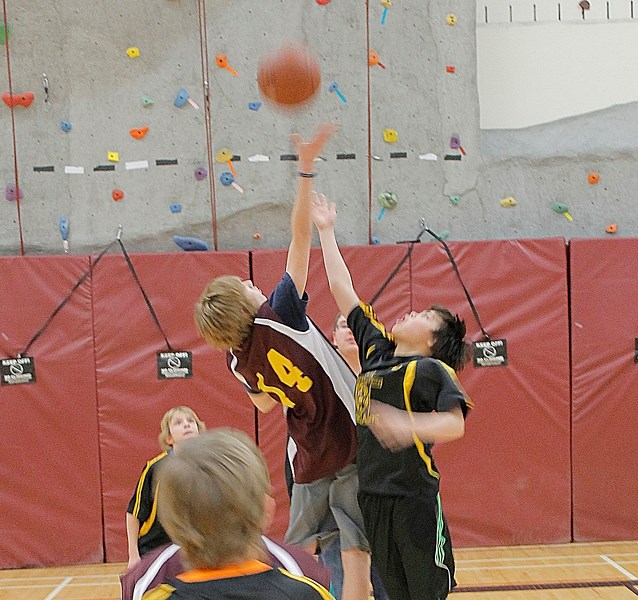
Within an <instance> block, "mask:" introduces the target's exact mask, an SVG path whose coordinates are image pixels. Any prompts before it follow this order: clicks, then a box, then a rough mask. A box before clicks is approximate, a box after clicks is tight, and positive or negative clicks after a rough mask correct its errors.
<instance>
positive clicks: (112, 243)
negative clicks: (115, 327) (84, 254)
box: [18, 240, 116, 358]
mask: <svg viewBox="0 0 638 600" xmlns="http://www.w3.org/2000/svg"><path fill="white" fill-rule="evenodd" d="M115 241H116V240H113V241H112V242H111V243H110V244H109V245H108V246H106V248H104V249H103V250H102V252H100V253H99V254H98V256H97V258H96V259H95V261H94V262H93V264H92V265H91V266H90V267H89V268H88V269H87V270H86V271H84V273H82V275H81V277H80V279H78V280H77V282H76V284H75V285H74V286H73V288H72V289H71V291H70V292H69V293H68V294H67V296H66V298H64V300H62V302H60V304H58V306H57V308H56V309H55V310H54V311H53V312H52V313H51V315H50V316H49V318H48V319H47V320H46V321H45V322H44V324H43V325H42V327H40V329H38V331H37V333H36V334H35V335H34V336H33V337H32V338H31V339H30V340H29V343H28V344H27V346H26V348H25V349H24V350H23V351H22V352H20V353H19V354H18V358H20V357H21V356H24V355H26V353H27V352H28V351H29V348H31V345H32V344H33V342H35V341H36V340H37V339H38V338H39V337H40V336H41V335H42V334H43V333H44V330H45V329H46V328H47V327H48V326H49V324H50V323H51V321H53V319H54V317H55V315H57V314H58V313H59V312H60V311H61V310H62V307H63V306H64V305H65V304H66V303H67V302H68V301H69V300H70V298H71V296H72V295H73V293H74V292H75V290H77V289H78V288H79V287H80V286H81V285H82V284H83V283H84V282H85V281H86V278H87V277H88V276H89V274H90V273H91V269H93V268H94V267H95V266H96V265H97V264H98V263H99V262H100V260H101V259H102V257H103V256H104V255H105V254H106V253H107V252H108V251H109V249H110V248H111V247H112V246H113V245H114V244H115Z"/></svg>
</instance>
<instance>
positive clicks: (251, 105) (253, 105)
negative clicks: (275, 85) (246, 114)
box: [248, 102, 261, 110]
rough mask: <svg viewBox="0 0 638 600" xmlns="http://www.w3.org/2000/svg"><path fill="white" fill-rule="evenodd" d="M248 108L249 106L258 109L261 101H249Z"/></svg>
mask: <svg viewBox="0 0 638 600" xmlns="http://www.w3.org/2000/svg"><path fill="white" fill-rule="evenodd" d="M248 108H250V110H259V109H260V108H261V102H249V103H248Z"/></svg>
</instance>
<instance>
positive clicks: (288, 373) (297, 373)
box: [267, 348, 312, 392]
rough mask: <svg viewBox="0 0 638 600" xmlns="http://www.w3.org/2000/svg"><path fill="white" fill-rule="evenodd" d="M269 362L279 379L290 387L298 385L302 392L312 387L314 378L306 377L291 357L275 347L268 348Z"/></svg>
mask: <svg viewBox="0 0 638 600" xmlns="http://www.w3.org/2000/svg"><path fill="white" fill-rule="evenodd" d="M267 356H268V362H269V363H270V366H271V367H272V368H273V371H274V372H275V373H276V374H277V377H279V380H280V381H281V382H282V383H284V384H285V385H287V386H288V387H291V388H292V387H296V388H297V389H298V390H299V391H300V392H307V391H308V390H309V389H310V388H311V387H312V379H310V377H306V376H305V375H304V374H303V372H302V371H301V369H300V368H299V367H295V365H294V364H293V363H292V361H291V360H290V359H289V358H286V357H285V356H284V355H283V354H280V353H279V352H277V350H275V349H274V348H271V349H270V350H268V354H267Z"/></svg>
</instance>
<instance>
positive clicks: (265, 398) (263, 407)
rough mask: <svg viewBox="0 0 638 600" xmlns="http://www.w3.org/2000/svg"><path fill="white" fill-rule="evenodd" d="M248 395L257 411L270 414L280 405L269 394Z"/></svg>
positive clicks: (249, 393)
mask: <svg viewBox="0 0 638 600" xmlns="http://www.w3.org/2000/svg"><path fill="white" fill-rule="evenodd" d="M247 394H248V397H249V398H250V399H251V401H252V403H253V404H254V405H255V407H256V408H257V410H258V411H259V412H262V413H269V412H270V411H271V410H272V409H273V408H275V406H277V405H278V404H279V403H278V402H277V401H276V400H274V399H273V398H272V396H271V395H270V394H267V393H266V392H261V393H260V394H253V393H252V392H247Z"/></svg>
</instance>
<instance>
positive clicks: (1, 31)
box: [0, 23, 11, 44]
mask: <svg viewBox="0 0 638 600" xmlns="http://www.w3.org/2000/svg"><path fill="white" fill-rule="evenodd" d="M10 37H11V23H7V28H6V30H5V28H4V23H2V25H0V44H6V43H7V40H8V39H9V38H10Z"/></svg>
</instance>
